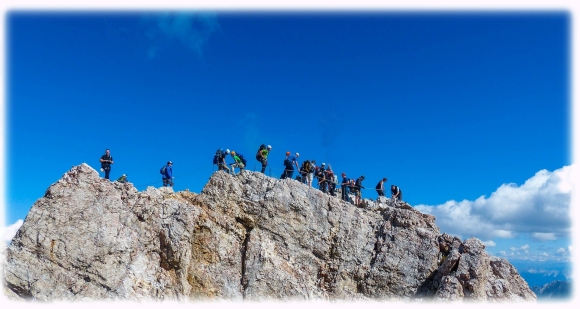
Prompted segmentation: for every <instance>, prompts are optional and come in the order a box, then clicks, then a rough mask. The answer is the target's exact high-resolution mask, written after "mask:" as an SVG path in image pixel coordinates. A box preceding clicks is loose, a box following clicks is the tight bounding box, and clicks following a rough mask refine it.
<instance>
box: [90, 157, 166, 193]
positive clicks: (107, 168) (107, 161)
mask: <svg viewBox="0 0 580 309" xmlns="http://www.w3.org/2000/svg"><path fill="white" fill-rule="evenodd" d="M100 161H101V172H104V173H105V179H109V174H110V172H111V164H113V163H114V162H113V157H112V156H111V151H110V150H109V149H106V150H105V154H104V155H102V156H101V159H100ZM159 173H161V180H162V181H163V186H164V187H173V179H174V177H173V162H171V161H167V164H166V165H164V166H163V167H162V168H161V170H159ZM117 182H120V183H126V182H129V180H127V175H126V174H123V175H121V177H119V179H117Z"/></svg>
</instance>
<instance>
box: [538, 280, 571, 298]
mask: <svg viewBox="0 0 580 309" xmlns="http://www.w3.org/2000/svg"><path fill="white" fill-rule="evenodd" d="M530 288H531V289H532V291H534V293H536V295H537V296H538V299H553V298H570V297H571V296H572V282H570V281H560V280H555V281H552V282H550V283H546V284H544V285H543V286H532V287H530Z"/></svg>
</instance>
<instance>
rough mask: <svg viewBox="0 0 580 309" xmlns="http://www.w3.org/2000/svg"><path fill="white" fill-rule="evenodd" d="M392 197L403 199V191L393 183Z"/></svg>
mask: <svg viewBox="0 0 580 309" xmlns="http://www.w3.org/2000/svg"><path fill="white" fill-rule="evenodd" d="M391 198H393V199H396V200H398V201H401V200H403V191H401V189H400V188H399V187H397V186H395V185H391Z"/></svg>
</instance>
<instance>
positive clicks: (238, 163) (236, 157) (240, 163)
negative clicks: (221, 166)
mask: <svg viewBox="0 0 580 309" xmlns="http://www.w3.org/2000/svg"><path fill="white" fill-rule="evenodd" d="M230 155H231V156H232V158H234V163H232V174H233V175H235V174H236V167H237V168H239V169H240V174H241V173H242V171H244V167H245V164H244V161H243V160H242V158H241V154H236V152H235V151H233V150H232V152H231V153H230Z"/></svg>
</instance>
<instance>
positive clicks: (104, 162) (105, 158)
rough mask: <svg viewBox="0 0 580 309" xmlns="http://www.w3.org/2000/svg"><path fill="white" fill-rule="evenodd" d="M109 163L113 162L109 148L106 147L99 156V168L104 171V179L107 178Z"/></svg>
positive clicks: (109, 168) (109, 169)
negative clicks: (103, 152)
mask: <svg viewBox="0 0 580 309" xmlns="http://www.w3.org/2000/svg"><path fill="white" fill-rule="evenodd" d="M111 164H113V157H112V156H111V152H110V151H109V149H106V150H105V154H104V155H102V156H101V169H102V170H103V171H104V172H105V179H109V172H111Z"/></svg>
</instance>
